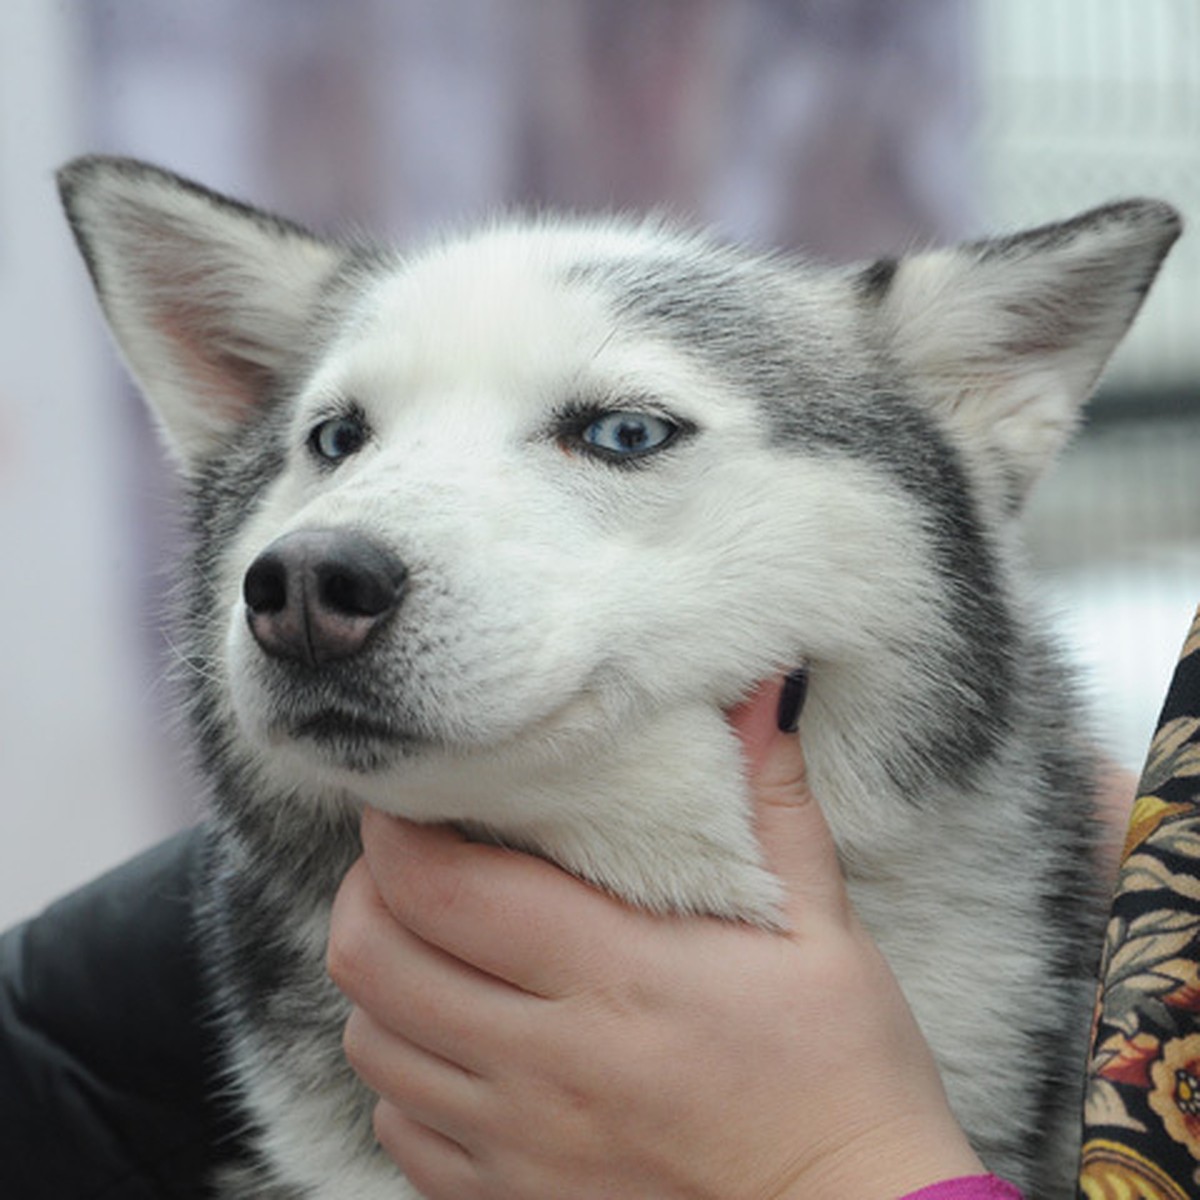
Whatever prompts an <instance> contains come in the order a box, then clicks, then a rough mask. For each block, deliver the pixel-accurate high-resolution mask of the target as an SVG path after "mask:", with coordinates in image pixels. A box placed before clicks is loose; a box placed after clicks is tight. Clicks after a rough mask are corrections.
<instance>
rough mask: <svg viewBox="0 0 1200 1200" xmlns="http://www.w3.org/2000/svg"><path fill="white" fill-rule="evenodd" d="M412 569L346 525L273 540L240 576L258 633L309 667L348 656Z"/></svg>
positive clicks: (275, 651) (389, 609)
mask: <svg viewBox="0 0 1200 1200" xmlns="http://www.w3.org/2000/svg"><path fill="white" fill-rule="evenodd" d="M407 578H408V570H407V568H406V567H405V566H404V564H403V563H402V562H401V561H400V560H399V559H398V558H397V557H396V556H395V555H394V554H393V553H392V552H391V551H390V550H388V549H387V548H386V547H385V546H381V545H380V544H379V543H378V542H376V541H373V540H372V539H371V538H369V537H367V536H366V535H365V534H362V533H358V532H356V531H355V530H349V529H303V530H298V531H297V532H295V533H289V534H286V535H285V536H284V537H281V538H279V539H278V540H277V541H274V542H272V543H271V544H270V545H269V546H268V547H267V548H266V549H265V550H264V551H263V552H262V553H261V554H260V555H259V556H258V557H257V558H256V559H255V560H254V562H252V563H251V564H250V569H249V570H248V571H247V572H246V577H245V579H244V580H243V581H242V597H243V599H244V600H245V602H246V619H247V621H248V622H249V625H250V632H251V633H252V634H253V635H254V640H255V641H257V642H258V644H259V645H260V646H261V647H262V648H263V649H264V650H265V651H266V652H267V653H268V654H270V655H272V656H273V657H275V658H286V659H294V660H296V661H299V662H304V663H307V664H309V665H310V666H318V665H320V664H322V663H326V662H332V661H334V660H336V659H342V658H350V657H351V656H352V655H354V654H357V653H358V652H359V651H360V650H361V649H362V648H363V646H364V645H365V644H366V641H367V638H368V637H369V636H370V635H371V633H372V632H373V631H374V630H375V629H377V628H378V627H379V626H380V625H382V624H383V623H384V622H385V621H386V620H387V619H388V618H389V617H390V616H391V614H392V613H393V612H395V610H396V609H397V608H398V607H399V605H400V602H401V600H402V599H403V596H404V585H405V581H406V580H407Z"/></svg>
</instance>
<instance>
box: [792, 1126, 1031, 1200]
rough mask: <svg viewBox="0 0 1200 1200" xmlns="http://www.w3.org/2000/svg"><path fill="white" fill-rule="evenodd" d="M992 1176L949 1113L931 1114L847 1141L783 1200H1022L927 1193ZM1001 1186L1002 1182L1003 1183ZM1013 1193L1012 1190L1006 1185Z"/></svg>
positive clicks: (998, 1194) (1011, 1195) (1013, 1195)
mask: <svg viewBox="0 0 1200 1200" xmlns="http://www.w3.org/2000/svg"><path fill="white" fill-rule="evenodd" d="M986 1178H993V1177H990V1176H988V1175H987V1168H986V1167H984V1165H983V1163H982V1161H981V1160H980V1158H979V1156H978V1155H977V1154H976V1153H975V1151H974V1150H973V1149H972V1147H971V1144H970V1142H968V1141H967V1137H966V1134H965V1133H963V1131H962V1129H961V1127H960V1126H959V1125H958V1123H957V1121H955V1120H954V1118H953V1116H952V1115H951V1114H950V1112H949V1110H946V1112H945V1115H944V1119H943V1118H942V1117H941V1116H940V1115H938V1116H931V1115H929V1114H925V1115H924V1116H923V1117H917V1116H913V1117H912V1118H911V1119H904V1118H899V1119H896V1120H893V1121H891V1122H889V1123H888V1125H887V1126H886V1127H885V1128H881V1127H880V1126H879V1125H874V1126H871V1127H868V1128H864V1129H863V1130H862V1131H861V1133H860V1134H859V1135H858V1136H856V1137H846V1138H843V1139H842V1140H841V1144H840V1146H839V1148H838V1150H837V1151H836V1152H835V1153H833V1154H831V1155H829V1156H828V1157H826V1158H825V1159H824V1160H823V1161H821V1162H819V1163H809V1164H808V1166H807V1168H806V1169H805V1171H804V1172H803V1175H801V1176H797V1177H796V1178H795V1179H794V1180H793V1182H792V1184H791V1186H790V1187H789V1188H788V1189H786V1190H784V1191H783V1192H781V1193H780V1194H779V1200H809V1198H810V1197H812V1196H853V1197H855V1200H1020V1195H1019V1193H1017V1192H1015V1191H1012V1190H1010V1191H1007V1192H1006V1191H993V1192H986V1191H979V1192H966V1191H964V1192H962V1194H961V1197H960V1196H959V1195H958V1194H956V1193H955V1192H954V1191H952V1190H950V1191H946V1192H945V1194H944V1195H942V1194H938V1193H937V1192H929V1193H928V1195H926V1191H927V1190H928V1189H930V1188H936V1187H942V1186H944V1185H945V1184H947V1183H955V1182H958V1181H962V1180H979V1179H986ZM997 1182H998V1183H999V1182H1001V1181H997ZM1003 1186H1005V1187H1008V1186H1009V1185H1003Z"/></svg>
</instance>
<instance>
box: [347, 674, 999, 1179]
mask: <svg viewBox="0 0 1200 1200" xmlns="http://www.w3.org/2000/svg"><path fill="white" fill-rule="evenodd" d="M778 694H779V692H778V686H777V685H776V686H773V687H765V688H763V689H761V690H760V692H759V694H758V695H757V696H756V697H755V699H754V700H753V701H752V702H751V703H749V704H747V705H744V706H742V708H741V709H739V710H738V711H737V712H735V713H734V714H733V716H732V720H733V724H734V727H735V728H736V730H737V731H738V733H739V735H740V736H741V738H742V742H743V744H744V746H745V751H746V755H747V760H748V763H749V765H750V768H751V777H752V784H753V792H754V805H755V819H756V822H757V827H758V833H759V837H760V840H761V842H762V846H763V850H764V855H765V857H766V861H767V864H768V866H769V867H770V868H771V869H772V870H774V871H775V873H776V874H777V875H778V876H779V877H780V878H781V879H782V880H784V881H785V883H786V885H787V907H786V913H787V917H788V920H789V922H790V931H789V932H788V933H787V934H778V933H770V932H766V931H763V930H761V929H754V928H749V927H746V926H742V925H738V924H736V923H731V922H725V921H719V920H716V919H712V918H698V917H662V916H654V915H650V914H647V913H643V912H638V911H634V910H632V909H630V908H629V907H627V906H625V905H623V904H621V903H620V902H619V901H617V900H614V899H612V898H611V897H609V896H606V895H603V894H602V893H600V892H598V891H596V890H595V889H593V888H591V887H589V886H587V885H586V884H583V883H581V882H579V881H578V880H576V879H574V878H572V877H571V876H568V875H566V874H565V873H564V872H562V871H560V870H558V869H557V868H555V867H553V866H551V865H550V864H548V863H545V862H543V861H541V860H539V859H536V858H532V857H530V856H527V855H522V854H518V853H515V852H512V851H507V850H503V849H499V848H496V847H492V846H486V845H479V844H475V843H470V842H467V841H465V840H464V839H463V838H462V837H461V836H460V835H458V834H456V833H455V832H452V831H450V830H447V829H441V828H423V827H418V826H415V825H412V824H409V823H406V822H403V821H400V820H397V819H395V818H391V817H387V816H384V815H382V814H379V813H376V812H368V813H366V814H365V815H364V818H363V842H364V848H365V854H364V858H363V859H362V860H360V862H359V863H358V864H357V865H356V866H355V867H354V868H353V869H352V870H351V872H350V873H349V875H348V876H347V878H346V880H345V882H344V884H343V886H342V889H341V891H340V893H339V895H338V899H337V903H336V905H335V908H334V917H333V926H332V933H331V937H330V950H329V969H330V973H331V974H332V976H333V978H334V981H335V982H336V983H337V985H338V986H339V987H340V988H341V989H342V991H343V992H345V993H346V995H347V996H348V997H349V998H350V999H351V1000H352V1001H353V1003H354V1005H355V1007H354V1011H353V1014H352V1016H351V1017H350V1020H349V1022H348V1024H347V1027H346V1034H345V1047H346V1053H347V1055H348V1057H349V1059H350V1062H351V1064H352V1065H353V1066H354V1069H355V1070H356V1071H357V1072H358V1074H359V1075H360V1077H361V1078H362V1079H363V1081H364V1082H365V1083H366V1085H367V1086H368V1087H370V1088H371V1089H372V1090H374V1091H375V1092H376V1093H377V1094H378V1095H379V1097H380V1099H379V1102H378V1104H377V1106H376V1110H375V1131H376V1135H377V1137H378V1138H379V1140H380V1142H381V1144H382V1145H383V1147H384V1149H385V1150H386V1151H387V1153H388V1154H389V1155H390V1156H391V1157H392V1158H393V1159H394V1160H395V1161H396V1162H397V1163H398V1164H399V1165H400V1166H401V1167H402V1168H403V1170H404V1171H405V1173H406V1174H407V1175H408V1176H409V1178H410V1179H411V1180H412V1181H413V1183H414V1184H415V1185H416V1186H417V1188H418V1189H419V1190H421V1191H422V1192H423V1193H424V1194H425V1195H427V1196H428V1197H430V1200H450V1198H451V1197H454V1198H455V1200H470V1198H472V1197H485V1196H486V1197H489V1198H496V1197H503V1198H510V1197H511V1198H517V1197H520V1198H522V1200H539V1198H547V1200H548V1198H550V1197H554V1198H555V1200H558V1198H559V1197H562V1196H566V1195H569V1196H572V1197H579V1198H581V1200H590V1198H598V1197H617V1196H620V1197H625V1196H637V1195H654V1196H657V1197H680V1198H682V1197H687V1198H689V1200H701V1198H705V1197H712V1198H714V1200H716V1198H717V1197H720V1198H721V1200H734V1198H742V1197H744V1198H746V1200H751V1198H754V1200H758V1198H764V1200H765V1198H767V1197H773V1198H779V1200H782V1198H785V1197H805V1198H809V1197H814V1196H818V1197H824V1196H854V1197H856V1198H857V1200H874V1198H876V1197H878V1198H880V1200H883V1198H889V1200H890V1198H892V1197H895V1196H898V1195H901V1194H903V1193H905V1192H907V1191H910V1190H913V1189H915V1188H917V1187H920V1186H922V1185H924V1184H926V1183H929V1182H932V1181H935V1180H939V1179H944V1178H948V1177H952V1176H957V1175H965V1174H974V1173H978V1172H980V1171H981V1170H982V1168H981V1166H980V1163H979V1160H978V1158H977V1157H976V1156H975V1154H974V1152H973V1151H972V1150H971V1148H970V1146H969V1145H968V1143H967V1141H966V1138H965V1136H964V1135H963V1133H962V1131H961V1129H960V1128H959V1126H958V1124H957V1122H956V1121H955V1120H954V1118H953V1116H952V1115H951V1113H950V1110H949V1108H948V1106H947V1103H946V1100H945V1095H944V1093H943V1090H942V1086H941V1082H940V1080H939V1078H938V1075H937V1071H936V1068H935V1066H934V1063H933V1060H932V1057H931V1055H930V1053H929V1050H928V1048H927V1046H926V1043H925V1041H924V1039H923V1038H922V1036H921V1034H920V1032H919V1030H918V1029H917V1027H916V1024H915V1021H914V1020H913V1017H912V1015H911V1013H910V1010H909V1008H908V1006H907V1004H906V1002H905V1001H904V999H903V997H902V995H901V993H900V991H899V987H898V985H897V984H896V981H895V978H894V977H893V975H892V973H891V971H890V969H889V968H888V966H887V964H886V963H885V962H884V960H883V958H882V956H881V954H880V953H879V951H878V950H877V949H876V947H875V945H874V943H873V942H872V941H871V939H870V937H869V936H868V935H867V934H866V932H865V931H864V930H863V928H862V927H861V925H860V924H859V922H858V920H857V917H856V916H855V914H854V911H853V909H852V907H851V904H850V901H849V898H848V896H847V893H846V889H845V885H844V882H843V880H842V877H841V873H840V870H839V867H838V863H837V858H836V854H835V852H834V847H833V841H832V838H831V836H830V833H829V829H828V827H827V825H826V824H825V821H824V818H823V817H822V815H821V812H820V809H819V807H818V806H817V804H816V802H815V801H814V800H813V799H812V797H811V795H810V793H809V792H808V789H807V785H806V783H805V779H804V763H803V757H802V754H801V753H800V750H799V747H798V743H797V740H796V738H794V737H785V736H783V735H781V734H779V733H778V731H777V730H776V729H775V711H776V705H777V702H778Z"/></svg>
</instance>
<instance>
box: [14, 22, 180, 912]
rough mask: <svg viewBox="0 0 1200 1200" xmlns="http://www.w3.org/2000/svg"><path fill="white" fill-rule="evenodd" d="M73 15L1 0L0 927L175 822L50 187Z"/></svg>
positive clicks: (100, 390)
mask: <svg viewBox="0 0 1200 1200" xmlns="http://www.w3.org/2000/svg"><path fill="white" fill-rule="evenodd" d="M73 28H74V26H73V24H72V23H71V22H70V21H69V19H68V14H67V11H66V10H65V9H64V7H63V6H61V5H58V4H47V3H45V2H44V0H4V3H3V4H0V122H2V124H0V926H3V925H6V924H8V923H10V922H11V921H12V920H13V919H14V918H16V917H19V916H21V915H24V914H26V913H29V912H31V911H33V910H34V909H36V908H37V907H39V906H41V905H42V904H43V903H45V902H46V901H48V900H49V899H51V898H52V897H54V896H55V895H57V894H60V893H61V892H62V891H64V890H66V889H67V888H69V887H72V886H74V885H76V884H78V883H79V882H81V881H83V880H85V879H87V878H88V877H89V876H91V875H93V874H95V873H96V872H98V871H100V870H101V869H103V868H105V867H107V866H109V865H110V864H113V863H116V862H118V861H120V860H121V859H123V858H125V857H127V856H128V855H129V854H130V853H132V852H133V851H134V850H136V849H138V848H139V847H141V846H143V845H146V844H148V843H149V842H151V841H153V840H155V839H156V838H157V837H159V836H160V835H161V833H162V832H164V831H165V830H166V829H167V828H169V827H170V826H171V825H172V824H173V823H174V822H175V817H174V811H175V810H174V809H173V808H172V806H170V805H166V806H164V805H161V804H160V803H159V796H158V795H157V794H156V793H157V792H158V790H159V789H158V784H157V781H156V778H155V776H156V772H155V769H154V765H153V762H152V759H151V758H150V756H149V755H148V754H147V751H146V746H147V744H148V739H147V738H146V737H145V736H144V729H143V728H142V726H143V718H142V716H141V714H142V713H143V711H144V706H143V705H142V704H141V703H140V699H141V697H140V695H139V689H140V688H143V687H145V686H147V685H146V684H145V683H144V682H143V681H142V680H141V679H140V678H139V672H138V666H137V664H139V663H140V662H141V661H142V656H141V655H139V654H138V653H137V652H136V651H135V649H134V647H133V646H132V645H131V642H132V641H134V640H135V639H136V629H135V628H134V627H133V626H132V624H131V622H130V621H129V620H128V615H127V609H128V606H129V605H130V604H131V603H133V600H134V596H135V594H136V588H137V586H138V580H137V578H136V574H137V573H136V569H135V563H136V561H137V554H136V551H135V549H134V547H133V546H132V544H131V541H130V535H129V531H128V529H127V527H126V526H125V523H124V520H123V517H124V505H123V503H122V500H123V497H124V496H125V494H126V493H125V489H124V487H123V485H122V479H123V478H126V477H127V473H128V470H129V465H130V464H129V460H128V458H127V448H126V446H125V445H124V444H123V436H122V435H123V433H124V427H125V421H124V420H123V413H122V411H121V409H120V407H119V403H118V401H117V400H116V399H114V397H116V396H117V395H119V393H116V391H115V389H114V388H113V387H112V385H111V371H112V367H111V355H110V354H109V353H108V352H107V350H106V348H105V347H104V346H103V345H102V343H101V340H100V338H101V335H100V325H99V322H98V320H97V318H96V315H95V311H94V305H93V303H92V301H91V298H90V289H89V288H88V287H87V284H86V279H85V276H84V273H83V270H82V267H81V264H80V261H79V258H78V256H77V254H76V253H75V250H74V248H73V246H72V245H71V242H70V239H69V237H68V236H67V235H66V230H65V224H64V221H63V218H62V215H61V212H60V209H59V206H58V202H57V198H56V195H55V192H54V186H53V169H54V167H55V166H56V165H57V164H59V163H60V162H62V161H63V160H64V159H65V158H67V157H69V156H70V155H71V154H72V153H74V152H76V151H77V149H79V141H78V137H77V133H76V123H77V121H78V120H79V118H80V107H79V105H78V104H77V102H76V101H77V98H78V91H77V83H76V81H78V80H79V79H80V64H79V62H78V60H77V55H76V49H77V48H76V46H75V45H74V44H73V37H72V33H73Z"/></svg>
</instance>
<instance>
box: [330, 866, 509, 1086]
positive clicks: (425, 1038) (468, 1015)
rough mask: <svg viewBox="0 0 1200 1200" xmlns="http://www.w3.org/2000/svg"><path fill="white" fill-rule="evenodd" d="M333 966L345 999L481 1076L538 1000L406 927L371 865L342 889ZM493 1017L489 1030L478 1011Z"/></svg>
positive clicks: (333, 924)
mask: <svg viewBox="0 0 1200 1200" xmlns="http://www.w3.org/2000/svg"><path fill="white" fill-rule="evenodd" d="M327 968H328V971H329V975H330V977H331V978H332V979H333V981H334V983H336V984H337V986H338V988H339V989H340V990H341V991H342V993H343V994H344V995H345V996H346V997H347V998H348V999H349V1000H351V1001H352V1002H353V1003H354V1004H355V1005H356V1006H358V1007H359V1008H361V1009H365V1010H366V1011H367V1012H369V1013H371V1014H372V1015H373V1018H374V1019H375V1021H376V1022H378V1023H379V1024H380V1026H381V1027H386V1028H387V1030H388V1031H389V1032H390V1033H392V1034H394V1035H397V1036H398V1037H402V1038H404V1039H405V1040H406V1041H407V1042H410V1043H412V1044H413V1045H415V1046H419V1047H421V1048H422V1049H424V1050H425V1051H427V1052H428V1053H430V1054H432V1055H437V1056H441V1057H443V1058H447V1059H451V1060H453V1061H454V1062H455V1063H458V1064H460V1065H461V1066H462V1067H463V1068H464V1069H466V1070H469V1071H479V1070H481V1069H482V1067H483V1065H484V1064H486V1063H487V1061H488V1059H489V1047H490V1045H491V1043H492V1041H493V1040H494V1039H495V1038H501V1039H505V1038H511V1037H515V1036H517V1035H518V1034H519V1033H520V1031H521V1030H522V1029H524V1028H525V1027H526V1026H527V1025H528V1023H529V1017H528V1015H527V1014H526V1012H525V1011H524V1008H525V1005H526V1004H527V1003H528V1002H529V1001H530V1000H531V999H532V998H531V997H530V996H528V995H527V994H526V993H524V992H522V991H520V990H518V989H516V988H514V987H512V986H510V985H509V984H507V983H506V982H504V981H503V980H501V979H497V978H496V977H494V976H491V975H487V974H484V973H483V972H481V971H478V970H476V969H475V968H474V967H472V966H471V965H470V964H468V963H465V962H462V961H460V960H458V959H456V958H454V957H453V956H452V955H450V954H447V953H446V952H445V951H443V950H441V949H439V948H438V947H437V946H433V945H430V944H429V943H427V942H425V941H422V940H421V939H420V938H419V937H417V936H415V935H414V934H413V933H412V932H411V931H410V930H408V929H406V928H405V927H404V926H403V925H401V924H399V923H398V922H397V921H396V920H395V919H394V917H393V916H392V914H391V912H390V911H389V910H388V908H387V906H386V905H385V904H384V902H383V898H382V897H381V895H380V893H379V890H378V888H377V887H376V885H375V881H374V879H373V878H372V877H371V874H370V871H369V870H368V868H367V865H366V863H365V862H364V861H363V860H361V859H360V860H359V862H358V863H356V864H355V865H354V867H352V868H351V870H350V872H349V873H348V874H347V876H346V878H345V880H344V881H343V883H342V886H341V887H340V888H339V889H338V894H337V897H336V899H335V901H334V906H333V914H332V917H331V921H330V932H329V949H328V959H327ZM481 1010H483V1011H487V1012H488V1013H489V1014H490V1015H489V1023H488V1028H487V1029H486V1030H482V1029H481V1028H480V1025H479V1021H478V1013H479V1012H480V1011H481Z"/></svg>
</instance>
